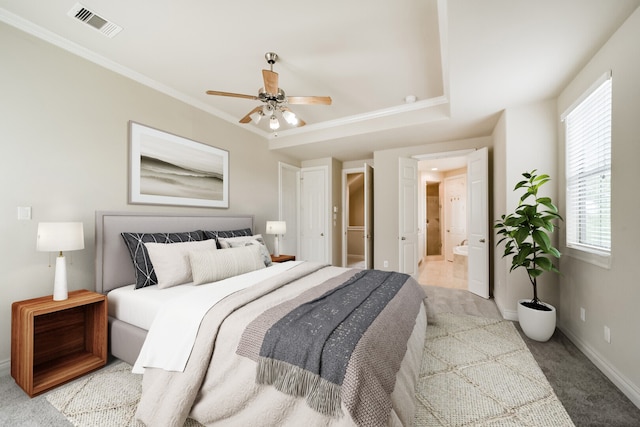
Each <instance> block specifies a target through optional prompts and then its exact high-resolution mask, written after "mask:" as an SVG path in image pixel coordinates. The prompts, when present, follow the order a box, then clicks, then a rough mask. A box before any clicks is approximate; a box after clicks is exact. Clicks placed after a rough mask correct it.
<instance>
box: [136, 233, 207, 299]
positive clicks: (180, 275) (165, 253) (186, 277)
mask: <svg viewBox="0 0 640 427" xmlns="http://www.w3.org/2000/svg"><path fill="white" fill-rule="evenodd" d="M144 246H145V247H146V248H147V252H148V253H149V259H150V260H151V264H152V265H153V269H154V271H155V273H156V277H157V279H158V288H160V289H165V288H170V287H172V286H176V285H182V284H183V283H188V282H191V281H192V277H191V264H190V263H189V253H190V252H194V251H204V250H206V251H210V250H216V241H215V240H213V239H211V240H201V241H198V242H178V243H154V242H148V243H145V244H144Z"/></svg>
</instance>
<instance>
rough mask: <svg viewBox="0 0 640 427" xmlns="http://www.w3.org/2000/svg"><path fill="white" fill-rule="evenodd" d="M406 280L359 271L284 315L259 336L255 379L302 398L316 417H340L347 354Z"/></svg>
mask: <svg viewBox="0 0 640 427" xmlns="http://www.w3.org/2000/svg"><path fill="white" fill-rule="evenodd" d="M408 277H409V276H407V275H406V274H402V273H397V272H389V271H379V270H363V271H361V272H358V273H356V274H355V275H353V276H352V277H351V278H350V279H349V280H347V281H346V282H345V283H343V284H342V285H340V286H337V287H335V288H334V289H332V290H330V291H328V292H326V293H325V294H323V295H322V296H320V297H318V298H314V299H313V300H311V301H308V302H305V303H303V304H301V305H300V306H298V307H296V308H295V309H293V310H292V311H290V312H289V313H288V314H286V315H285V316H284V317H282V318H281V319H280V320H278V321H277V322H276V323H275V324H274V325H273V326H272V327H271V328H270V329H269V330H268V331H267V333H266V335H265V337H264V340H263V342H262V347H261V349H260V358H259V360H258V372H257V377H256V380H257V381H258V382H259V383H261V384H271V385H273V386H274V387H276V388H277V389H278V390H280V391H282V392H284V393H287V394H290V395H293V396H301V397H306V400H307V403H308V404H309V406H311V407H312V408H313V409H315V410H316V411H318V412H320V413H323V414H326V415H330V416H340V415H341V414H342V411H341V397H340V386H341V385H342V382H343V380H344V376H345V372H346V370H347V365H348V364H349V360H350V357H351V354H352V352H353V350H354V348H355V347H356V345H357V344H358V341H359V340H360V338H361V337H362V335H363V334H364V333H365V331H366V330H367V328H369V326H370V325H371V324H372V322H373V321H374V320H375V319H376V317H377V316H378V315H379V313H380V312H381V311H382V310H383V309H384V308H385V307H386V305H387V304H388V303H389V301H391V300H392V299H393V298H394V297H395V295H396V294H397V293H398V291H399V289H400V288H401V287H402V285H403V284H404V283H405V282H406V281H407V279H408Z"/></svg>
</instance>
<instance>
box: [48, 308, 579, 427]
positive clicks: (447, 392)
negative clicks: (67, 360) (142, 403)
mask: <svg viewBox="0 0 640 427" xmlns="http://www.w3.org/2000/svg"><path fill="white" fill-rule="evenodd" d="M420 371H421V372H420V375H419V379H418V384H417V387H416V416H415V426H416V427H466V426H477V427H516V426H531V427H545V426H549V427H564V426H567V427H570V426H574V424H573V422H572V421H571V419H570V418H569V415H568V414H567V412H566V411H565V409H564V407H563V406H562V404H561V403H560V401H559V400H558V398H557V397H556V395H555V393H554V392H553V389H552V388H551V385H549V382H548V381H547V379H546V378H545V376H544V374H543V373H542V371H541V370H540V368H539V367H538V364H537V363H536V361H535V360H534V358H533V356H532V355H531V353H530V352H529V350H528V348H527V346H526V344H525V343H524V341H523V340H522V338H521V337H520V335H519V334H518V332H517V330H516V328H515V327H514V326H513V324H512V322H509V321H504V320H497V319H488V318H484V317H476V316H466V315H458V314H451V313H438V314H436V315H434V316H433V318H432V317H429V325H428V326H427V339H426V341H425V352H424V356H423V358H422V367H421V369H420ZM141 379H142V376H141V375H136V374H132V373H131V366H130V365H128V364H127V363H125V362H121V361H115V362H113V363H111V364H109V365H108V366H106V367H105V368H103V369H101V370H99V371H96V372H94V373H92V374H89V375H86V376H84V377H82V378H79V379H77V380H76V381H74V382H72V383H69V384H67V385H65V386H62V387H60V388H58V389H56V390H53V391H51V392H49V394H47V396H46V398H47V400H48V401H49V403H51V405H53V406H54V407H55V408H56V409H57V410H58V411H59V412H61V413H62V414H63V415H64V416H65V417H66V418H67V419H68V420H69V422H71V424H73V425H74V426H78V427H85V426H86V427H89V426H92V427H93V426H109V427H134V426H136V425H137V423H136V421H135V419H134V417H135V411H136V407H137V405H138V401H139V399H140V393H141V390H142V386H141ZM199 425H200V424H199V423H197V422H196V421H194V420H192V419H187V422H186V423H185V427H193V426H199Z"/></svg>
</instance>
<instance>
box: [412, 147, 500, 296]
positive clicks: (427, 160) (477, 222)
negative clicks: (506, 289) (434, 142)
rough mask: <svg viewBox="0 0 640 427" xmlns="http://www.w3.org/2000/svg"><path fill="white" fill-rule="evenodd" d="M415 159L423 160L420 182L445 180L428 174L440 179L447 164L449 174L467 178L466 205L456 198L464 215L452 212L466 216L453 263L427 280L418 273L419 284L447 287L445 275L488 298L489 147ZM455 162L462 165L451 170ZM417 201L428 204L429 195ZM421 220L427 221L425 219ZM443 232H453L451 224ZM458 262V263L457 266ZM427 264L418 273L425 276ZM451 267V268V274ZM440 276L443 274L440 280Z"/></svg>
mask: <svg viewBox="0 0 640 427" xmlns="http://www.w3.org/2000/svg"><path fill="white" fill-rule="evenodd" d="M414 158H415V159H417V160H420V161H421V167H422V172H421V174H420V180H421V182H426V181H442V180H443V178H442V177H441V178H440V179H437V178H436V179H431V178H429V174H439V175H440V176H441V175H442V173H441V172H440V170H441V169H443V168H445V166H444V165H448V166H447V167H446V170H447V171H448V172H447V173H448V174H456V173H457V171H456V169H460V171H459V172H461V173H460V175H463V176H465V177H466V184H465V186H466V191H465V192H464V194H466V196H465V197H464V203H462V197H461V199H460V200H457V199H456V202H459V203H458V205H459V206H460V211H461V210H462V207H464V210H465V213H464V214H462V213H461V212H457V211H456V212H454V213H452V215H453V216H454V217H455V216H456V215H458V216H460V217H465V220H464V223H465V228H464V233H460V234H459V235H458V238H456V239H451V242H452V246H453V251H452V252H453V254H452V255H453V261H451V264H441V265H442V266H443V267H444V268H446V269H445V270H442V269H440V270H438V271H437V272H432V273H431V274H430V275H429V274H428V273H427V277H425V276H424V275H423V274H418V280H419V281H420V283H423V281H424V282H425V283H427V282H426V281H427V280H429V281H431V280H434V281H435V283H427V284H433V285H435V286H447V285H448V283H449V281H448V280H445V279H444V277H445V276H444V275H446V277H447V279H449V278H451V279H452V280H453V281H455V280H456V279H458V280H463V283H466V289H467V290H469V291H470V292H472V293H474V294H476V295H478V296H481V297H483V298H489V297H490V289H489V250H490V245H489V242H490V235H489V202H488V198H489V189H488V180H489V171H488V165H489V156H488V149H487V148H486V147H483V148H479V149H470V150H460V151H457V152H449V153H435V154H428V155H423V156H414ZM401 160H402V159H401ZM456 161H458V162H459V163H458V165H457V166H454V167H452V166H451V165H450V164H448V163H454V162H456ZM464 168H466V170H464ZM420 188H425V186H424V185H423V186H421V187H420ZM441 188H442V187H441ZM423 195H424V193H423ZM418 200H419V201H420V205H421V206H425V205H426V195H425V196H424V197H422V196H421V198H420V199H418ZM423 201H424V202H423ZM467 205H468V209H467ZM443 206H444V203H443ZM401 209H402V206H401ZM425 211H426V207H424V208H422V212H425ZM401 214H402V212H401ZM421 215H424V214H421ZM442 216H444V217H445V218H447V214H446V213H444V214H443V215H442ZM421 218H424V216H423V217H421ZM461 222H462V220H461V221H458V222H457V224H458V225H459V224H460V223H461ZM416 224H424V222H421V221H420V220H418V221H417V222H416ZM443 229H444V233H446V232H447V229H448V230H449V231H451V228H449V225H448V224H447V223H445V226H444V227H443ZM458 231H459V230H458ZM425 235H426V233H425ZM459 238H461V240H460V239H459ZM443 240H444V244H445V249H444V252H445V259H446V250H447V248H446V245H447V242H446V239H443ZM458 240H460V241H458ZM422 246H426V245H422ZM420 256H421V257H426V252H420ZM417 260H418V258H416V263H417ZM456 260H457V261H458V262H457V263H456ZM427 261H431V260H427ZM428 264H429V263H428V262H422V263H421V269H420V270H421V271H419V272H420V273H422V272H424V271H428V270H427V265H428ZM465 264H466V265H465ZM449 268H450V269H451V273H452V274H451V275H449V274H448V273H449V271H448V269H449ZM438 274H439V275H440V277H439V278H438ZM451 276H453V277H451ZM421 277H422V280H421Z"/></svg>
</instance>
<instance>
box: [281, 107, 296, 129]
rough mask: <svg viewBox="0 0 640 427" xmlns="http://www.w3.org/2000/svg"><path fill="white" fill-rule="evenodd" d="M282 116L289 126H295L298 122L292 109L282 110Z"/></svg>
mask: <svg viewBox="0 0 640 427" xmlns="http://www.w3.org/2000/svg"><path fill="white" fill-rule="evenodd" d="M282 117H284V119H285V120H286V121H287V123H289V124H290V125H291V126H295V125H297V124H298V118H297V117H296V115H295V113H294V112H293V111H289V110H285V111H283V112H282Z"/></svg>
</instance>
